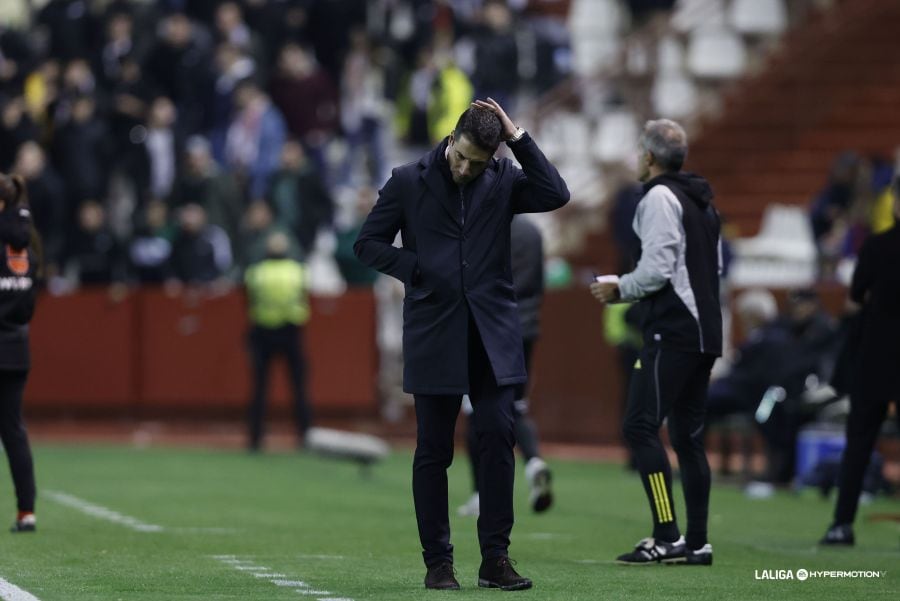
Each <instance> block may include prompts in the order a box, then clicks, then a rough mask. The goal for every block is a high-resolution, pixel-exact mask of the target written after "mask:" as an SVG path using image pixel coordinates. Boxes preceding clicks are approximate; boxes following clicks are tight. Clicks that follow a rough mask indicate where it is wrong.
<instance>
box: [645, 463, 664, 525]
mask: <svg viewBox="0 0 900 601" xmlns="http://www.w3.org/2000/svg"><path fill="white" fill-rule="evenodd" d="M655 475H656V474H650V475H648V476H647V479H648V480H649V481H650V490H651V491H652V492H653V502H654V503H656V517H657V518H659V521H660V522H665V521H666V516H665V514H664V513H663V508H662V502H661V501H660V495H659V491H658V490H657V488H656V479H655V478H654V476H655Z"/></svg>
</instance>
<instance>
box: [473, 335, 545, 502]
mask: <svg viewBox="0 0 900 601" xmlns="http://www.w3.org/2000/svg"><path fill="white" fill-rule="evenodd" d="M534 343H535V339H534V338H526V339H524V340H523V341H522V346H523V349H522V350H523V352H524V353H525V371H526V373H528V374H529V381H530V379H531V355H532V354H533V352H534ZM529 381H526V382H523V383H522V384H516V385H515V386H514V389H515V394H514V398H515V402H514V403H513V434H514V435H515V438H516V445H518V447H519V452H520V453H521V454H522V457H523V458H524V459H525V461H526V462H527V461H529V460H530V459H532V458H534V457H540V456H541V452H540V449H539V448H538V433H537V426H535V425H534V420H533V419H531V416H530V415H529V414H528V389H529V388H528V386H529V383H530V382H529ZM466 445H467V447H468V451H469V461H470V462H471V464H472V490H473V491H475V492H478V461H479V459H478V438H477V436H476V434H475V428H474V427H472V424H471V421H470V423H469V429H468V431H467V433H466Z"/></svg>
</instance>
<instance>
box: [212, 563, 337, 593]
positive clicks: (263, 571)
mask: <svg viewBox="0 0 900 601" xmlns="http://www.w3.org/2000/svg"><path fill="white" fill-rule="evenodd" d="M210 557H212V558H213V559H216V560H218V561H220V562H222V563H224V564H225V565H227V566H230V567H231V568H233V569H235V570H238V571H240V572H243V573H247V572H252V575H253V576H254V577H256V578H261V579H262V578H265V579H268V581H269V582H271V583H272V584H274V585H275V586H279V587H284V588H288V587H290V588H293V589H294V592H295V593H299V594H301V595H306V596H316V597H317V599H316V601H354V600H353V599H351V598H349V597H319V595H330V594H332V593H331V591H324V590H323V591H320V590H315V589H313V588H312V587H311V585H309V584H307V583H306V582H304V581H303V580H291V579H289V577H288V576H286V575H284V574H277V573H275V572H273V571H272V569H271V568H269V567H266V566H261V565H259V562H256V561H254V560H253V559H252V558H249V557H248V558H240V557H238V556H237V555H211V556H210ZM300 557H303V556H300ZM308 557H314V558H317V559H339V558H340V557H339V556H336V555H310V556H308ZM340 559H342V558H340Z"/></svg>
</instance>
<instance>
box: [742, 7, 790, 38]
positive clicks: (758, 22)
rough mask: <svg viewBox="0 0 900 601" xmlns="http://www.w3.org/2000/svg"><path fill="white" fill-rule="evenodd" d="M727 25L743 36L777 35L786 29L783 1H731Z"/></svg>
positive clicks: (785, 11)
mask: <svg viewBox="0 0 900 601" xmlns="http://www.w3.org/2000/svg"><path fill="white" fill-rule="evenodd" d="M728 23H729V24H730V25H731V26H732V27H734V29H735V30H736V31H738V32H740V33H742V34H744V35H778V34H780V33H782V32H783V31H784V30H785V29H786V28H787V10H786V9H785V6H784V0H732V3H731V8H730V10H729V11H728Z"/></svg>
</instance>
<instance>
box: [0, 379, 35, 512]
mask: <svg viewBox="0 0 900 601" xmlns="http://www.w3.org/2000/svg"><path fill="white" fill-rule="evenodd" d="M27 379H28V371H27V370H5V369H4V370H0V440H2V441H3V448H4V449H5V450H6V458H7V460H8V461H9V471H10V472H11V473H12V478H13V485H14V486H15V488H16V503H17V507H18V509H19V511H34V497H35V486H34V462H33V461H32V459H31V446H30V445H29V444H28V432H27V431H26V430H25V422H24V420H23V419H22V393H23V392H24V390H25V381H26V380H27Z"/></svg>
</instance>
